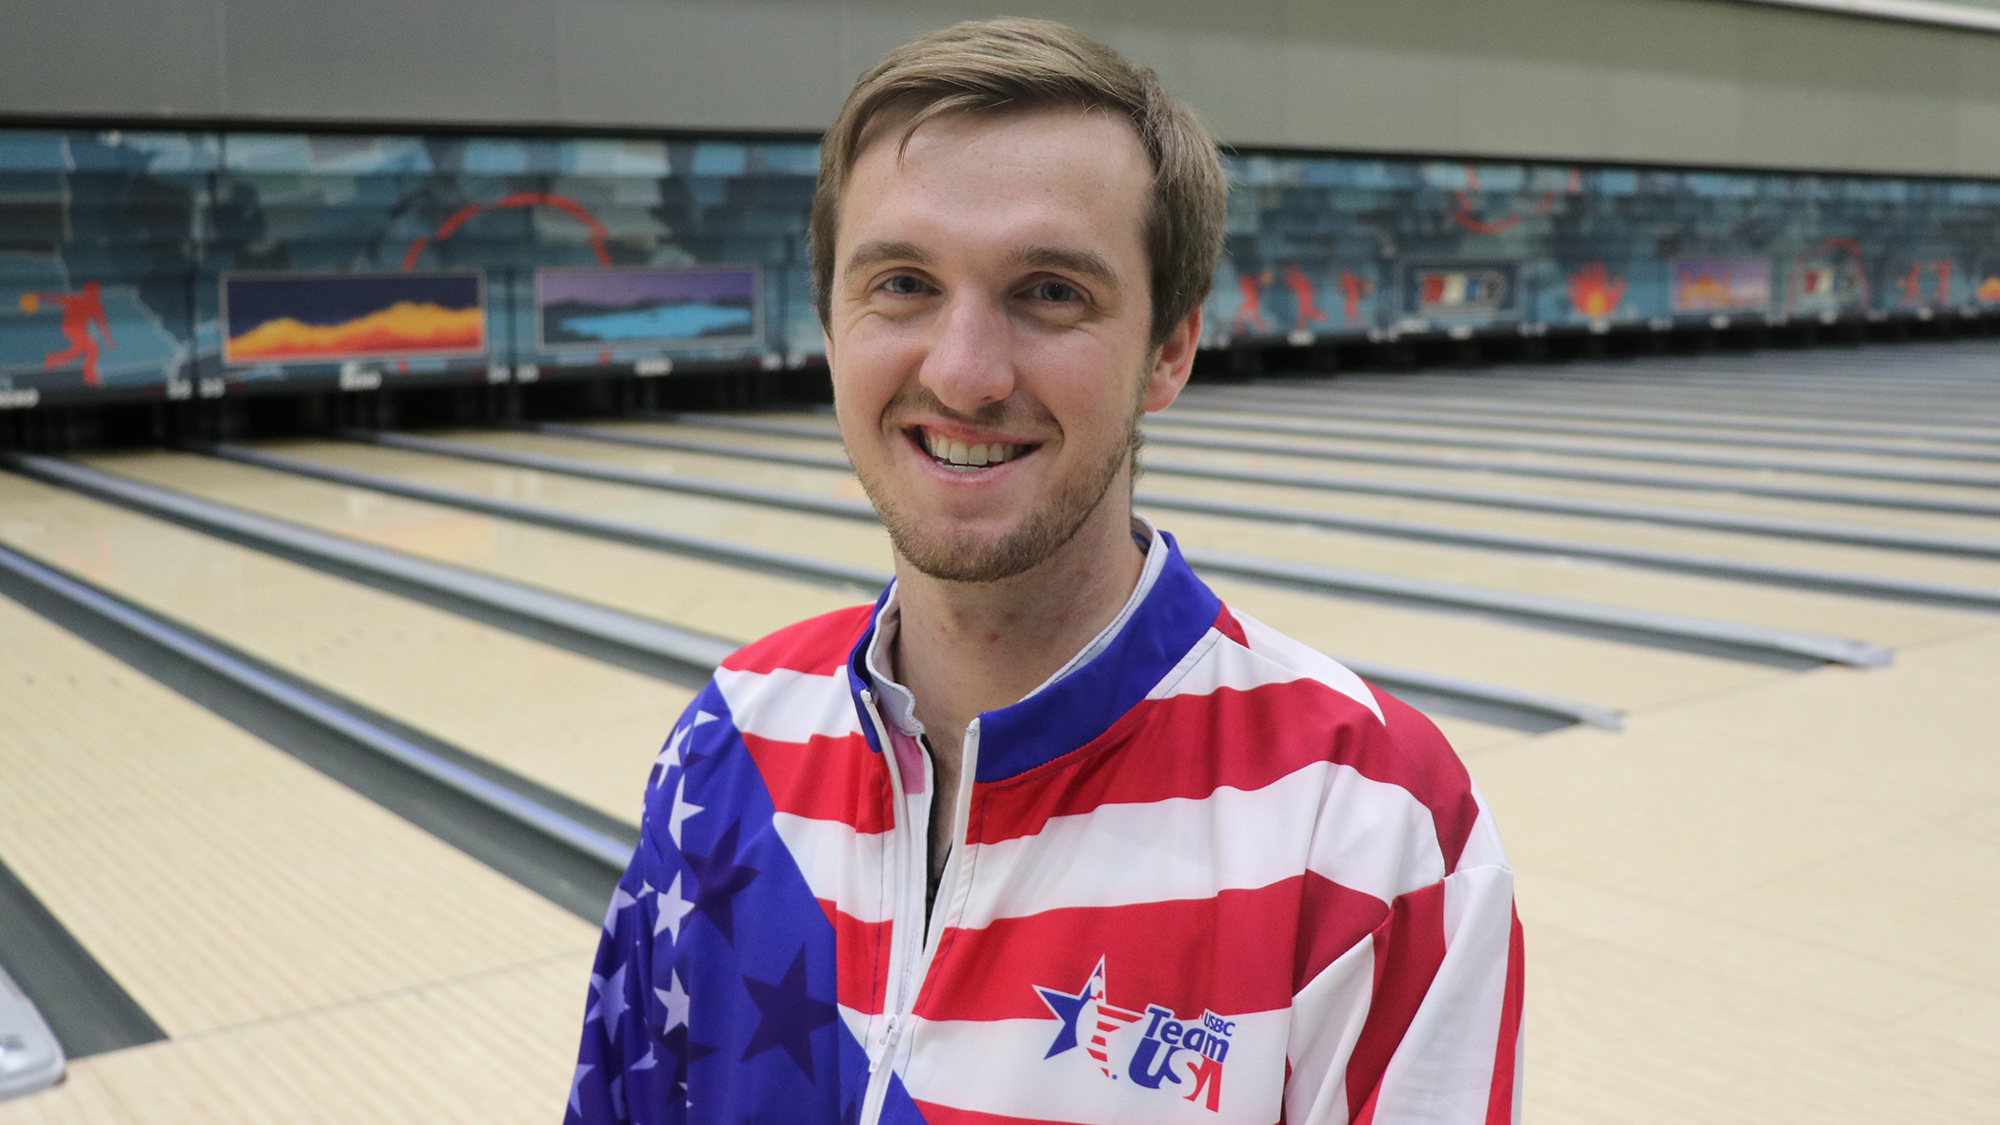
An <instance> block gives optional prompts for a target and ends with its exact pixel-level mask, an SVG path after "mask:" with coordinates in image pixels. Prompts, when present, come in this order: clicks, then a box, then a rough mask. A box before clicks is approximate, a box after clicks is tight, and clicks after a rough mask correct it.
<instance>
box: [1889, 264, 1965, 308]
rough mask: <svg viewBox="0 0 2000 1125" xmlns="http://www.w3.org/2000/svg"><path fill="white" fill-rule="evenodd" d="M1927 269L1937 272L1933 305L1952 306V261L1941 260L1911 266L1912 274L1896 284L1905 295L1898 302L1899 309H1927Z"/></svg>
mask: <svg viewBox="0 0 2000 1125" xmlns="http://www.w3.org/2000/svg"><path fill="white" fill-rule="evenodd" d="M1927 267H1928V268H1930V269H1933V270H1936V271H1937V289H1936V290H1935V292H1934V293H1933V294H1932V297H1931V303H1935V304H1936V305H1938V306H1939V307H1943V306H1946V305H1949V304H1951V259H1950V258H1939V259H1938V260H1937V261H1934V262H1917V263H1915V264H1913V265H1912V266H1910V272H1909V273H1908V274H1905V275H1904V277H1903V280H1902V281H1900V282H1898V283H1897V284H1896V288H1897V289H1900V290H1902V293H1903V298H1902V300H1900V301H1897V302H1896V307H1897V308H1899V309H1906V308H1919V309H1920V308H1924V307H1925V305H1926V302H1925V301H1924V270H1925V268H1927Z"/></svg>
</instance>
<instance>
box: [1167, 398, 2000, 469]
mask: <svg viewBox="0 0 2000 1125" xmlns="http://www.w3.org/2000/svg"><path fill="white" fill-rule="evenodd" d="M1275 413H1279V411H1277V410H1273V409H1269V408H1262V407H1259V408H1256V409H1252V408H1250V407H1249V406H1248V405H1247V404H1239V403H1229V404H1222V403H1217V404H1215V405H1213V406H1205V407H1199V408H1187V409H1181V410H1175V411H1172V412H1170V413H1165V414H1161V415H1159V416H1156V417H1154V418H1152V419H1151V420H1150V421H1149V423H1148V425H1147V429H1148V430H1149V431H1154V430H1160V429H1183V428H1189V427H1195V428H1200V429H1219V430H1243V431H1247V432H1251V433H1265V434H1284V435H1289V436H1292V437H1316V438H1329V439H1338V440H1343V441H1367V442H1380V443H1384V444H1389V445H1433V446H1451V447H1454V448H1458V449H1485V450H1492V451H1495V452H1500V453H1537V454H1544V455H1553V456H1559V457H1591V458H1598V459H1601V460H1606V461H1632V462H1638V463H1640V464H1649V465H1684V466H1687V467H1689V468H1697V469H1727V470H1740V471H1748V472H1775V473H1794V474H1798V475H1801V476H1817V477H1839V478H1841V479H1843V480H1868V481H1884V482H1887V483H1891V484H1928V485H1943V486H1947V487H1952V488H1988V489H1990V488H2000V476H1991V475H1988V476H1976V475H1967V474H1964V473H1942V472H1931V471H1924V470H1918V469H1869V468H1858V467H1851V466H1843V465H1838V464H1833V463H1831V462H1813V461H1782V460H1775V459H1771V458H1760V457H1731V456H1726V455H1722V454H1706V453H1674V452H1669V451H1664V450H1642V449H1629V448H1621V447H1618V446H1613V445H1602V444H1589V445H1587V444H1581V443H1578V444H1568V443H1561V442H1538V441H1506V440H1501V439H1497V438H1475V437H1466V436H1463V435H1459V434H1443V433H1394V432H1385V431H1383V430H1380V429H1375V428H1371V427H1368V426H1344V425H1340V424H1339V423H1334V422H1317V421H1297V420H1293V419H1292V418H1287V419H1284V420H1254V419H1255V416H1258V415H1269V414H1275ZM1284 413H1287V414H1290V415H1293V416H1294V417H1298V418H1317V417H1322V416H1324V417H1336V418H1348V417H1354V416H1355V414H1354V412H1350V411H1348V410H1345V409H1344V408H1340V407H1331V408H1327V409H1316V408H1309V407H1305V406H1289V407H1287V408H1286V409H1285V411H1284ZM1246 419H1252V420H1246ZM1434 424H1435V425H1437V426H1439V427H1443V428H1459V427H1458V424H1456V423H1434ZM1465 428H1481V429H1484V428H1487V427H1465ZM1492 428H1496V429H1505V428H1509V427H1506V426H1504V425H1496V426H1494V427H1492ZM1148 436H1149V438H1150V439H1151V440H1154V441H1157V442H1159V443H1160V444H1162V445H1177V446H1187V447H1189V448H1193V449H1217V450H1223V451H1226V452H1230V453H1270V454H1277V455H1280V456H1286V457H1314V458H1323V459H1327V460H1335V461H1339V460H1346V459H1347V452H1346V451H1345V450H1339V449H1327V448H1323V447H1319V446H1311V445H1296V444H1295V445H1278V444H1275V443H1260V444H1250V443H1246V442H1243V441H1241V440H1240V439H1239V440H1230V439H1226V438H1204V437H1186V436H1180V435H1169V434H1160V433H1149V434H1148ZM1959 459H1961V460H1971V461H1980V462H1986V463H1991V462H1993V461H1996V460H2000V458H1995V457H1988V456H1985V455H1983V454H1980V455H1970V454H1968V455H1965V456H1964V457H1962V458H1959ZM1447 463H1448V462H1447Z"/></svg>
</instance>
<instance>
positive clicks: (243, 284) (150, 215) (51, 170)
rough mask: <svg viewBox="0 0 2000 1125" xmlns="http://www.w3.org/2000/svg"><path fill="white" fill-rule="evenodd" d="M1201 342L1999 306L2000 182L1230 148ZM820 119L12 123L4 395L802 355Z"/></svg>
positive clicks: (214, 394)
mask: <svg viewBox="0 0 2000 1125" xmlns="http://www.w3.org/2000/svg"><path fill="white" fill-rule="evenodd" d="M1225 163H1226V166H1227V169H1228V172H1229V176H1230V183H1231V194H1230V200H1229V221H1228V235H1227V244H1226V247H1225V251H1224V254H1223V258H1222V261H1221V264H1220V265H1219V266H1218V268H1217V271H1216V275H1215V282H1214V290H1213V293H1212V295H1211V296H1210V298H1209V300H1208V302H1207V304H1206V306H1205V307H1204V310H1203V312H1204V335H1203V338H1204V343H1205V345H1206V346H1208V347H1210V348H1248V347H1267V346H1295V347H1300V346H1311V345H1318V344H1344V343H1354V342H1361V341H1373V342H1377V343H1383V342H1391V341H1398V340H1451V339H1454V338H1456V339H1465V340H1476V339H1492V338H1505V339H1510V340H1511V339H1522V338H1528V339H1534V338H1540V337H1550V336H1566V337H1588V336H1591V335H1599V334H1601V335H1612V334H1623V333H1633V332H1650V333H1676V332H1713V331H1716V330H1719V329H1730V328H1742V327H1745V326H1771V325H1793V326H1799V325H1834V326H1840V325H1848V326H1867V325H1871V324H1881V323H1896V322H1909V323H1912V324H1915V323H1919V322H1925V321H1939V320H1947V321H1953V320H1969V319H1973V318H1979V319H1982V320H1983V319H1984V318H1985V317H1986V316H1987V315H1988V314H2000V181H1993V180H1984V179H1974V178H1965V179H1953V178H1940V177H1930V178H1917V177H1897V176H1885V175H1859V174H1855V175H1842V174H1809V173H1802V172H1752V171H1721V170H1705V169H1676V168H1670V167H1657V166H1616V165H1603V164H1567V163H1520V162H1508V161H1496V160H1487V159H1478V160H1448V159H1435V158H1432V159H1416V158H1411V159H1392V158H1382V157H1375V156H1365V157H1364V156H1351V155H1337V154H1318V153H1300V152H1278V151H1269V152H1257V151H1235V152H1232V153H1231V154H1230V155H1229V156H1228V157H1227V159H1226V160H1225ZM817 168H818V149H817V145H816V144H815V143H814V142H813V141H812V140H810V139H809V138H790V139H788V138H783V137H780V138H776V139H773V138H769V137H755V136H744V137H741V138H734V139H732V138H716V137H713V136H710V137H704V138H702V139H689V140H676V139H670V138H666V139H663V138H659V137H646V136H630V137H618V136H594V137H567V138H565V137H552V136H546V135H520V136H509V135H502V134H495V133H490V132H487V133H477V134H452V133H446V132H430V133H425V132H407V133H395V132H382V133H369V134H355V133H318V132H273V131H253V130H242V131H214V130H189V131H174V130H163V129H143V130H139V129H134V130H119V129H82V128H71V129H63V128H13V129H5V130H0V407H4V408H8V409H33V408H36V407H41V406H50V405H58V404H78V403H87V402H110V401H120V400H124V401H131V400H147V399H153V400H169V401H171V400H199V399H209V398H219V397H223V396H229V395H237V394H243V393H248V392H256V391H260V390H291V389H296V390H335V389H339V390H349V391H367V390H375V389H381V388H393V387H396V386H437V385H489V386H490V385H497V384H510V385H515V384H524V383H534V382H540V381H544V380H562V379H567V378H576V377H595V378H601V377H604V376H607V375H610V376H618V377H636V378H640V379H651V378H672V377H673V376H675V375H676V374H686V373H689V372H703V371H717V370H741V369H750V368H761V369H793V368H799V367H803V366H807V365H809V364H811V363H813V362H814V361H815V360H816V359H818V358H819V352H820V350H821V342H820V332H819V327H818V324H817V322H816V321H815V319H814V314H813V303H812V294H811V288H810V278H809V270H808V263H807V254H806V219H807V214H808V209H809V205H810V200H811V197H812V191H813V182H814V177H815V174H816V172H817Z"/></svg>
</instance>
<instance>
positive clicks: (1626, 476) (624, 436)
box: [529, 414, 2000, 518]
mask: <svg viewBox="0 0 2000 1125" xmlns="http://www.w3.org/2000/svg"><path fill="white" fill-rule="evenodd" d="M658 420H659V421H662V422H669V423H671V424H674V425H680V426H689V427H697V428H708V429H718V430H730V431H737V432H742V433H756V434H768V435H771V436H774V437H797V438H816V439H820V440H826V441H836V440H839V437H840V435H839V434H838V433H837V432H835V431H834V430H832V429H831V428H829V427H824V426H815V425H812V424H811V423H798V422H786V421H781V420H777V419H759V418H731V417H715V418H706V417H703V416H702V415H698V414H677V415H661V416H659V417H658ZM1155 421H1156V423H1157V420H1155ZM529 428H531V429H533V430H535V431H537V432H540V433H546V434H550V435H552V436H558V437H582V438H586V439H589V440H618V441H622V442H624V443H625V444H629V445H646V444H653V445H654V448H662V449H665V448H675V449H681V450H683V451H684V452H692V453H711V454H716V455H719V456H729V455H732V454H728V453H725V452H724V450H725V449H726V448H727V447H726V446H723V445H721V444H720V443H715V442H701V441H689V440H687V439H681V438H673V437H665V436H662V437H660V438H658V439H653V438H650V437H649V436H646V435H636V434H628V433H623V432H621V431H616V430H606V431H602V432H606V433H616V434H619V437H618V438H616V439H605V438H596V437H594V436H593V434H592V431H593V429H594V427H589V426H567V425H560V424H554V423H541V424H538V425H532V426H530V427H529ZM1150 429H1151V427H1149V432H1148V434H1147V435H1146V440H1147V442H1148V444H1152V445H1169V446H1181V447H1186V448H1201V449H1214V450H1220V451H1228V452H1240V453H1263V454H1271V455H1275V456H1286V457H1310V458H1313V459H1316V460H1323V461H1349V462H1353V463H1355V464H1363V465H1394V466H1396V467H1399V468H1407V469H1433V470H1442V471H1445V472H1468V473H1491V474H1498V475H1503V476H1516V477H1532V478H1538V479H1543V480H1572V481H1580V482H1583V483H1586V484H1616V485H1634V486H1637V487H1640V488H1659V489H1666V490H1669V491H1675V492H1712V493H1722V494H1734V495H1740V496H1767V497H1771V498H1773V499H1779V500H1806V501H1811V502H1814V503H1824V504H1840V505H1845V506H1848V507H1864V508H1887V509H1890V510H1892V511H1922V512H1939V513H1943V514H1947V515H1959V516H1983V517H1994V518H2000V504H1994V503H1981V502H1978V501H1972V500H1943V499H1937V498H1933V497H1927V496H1891V495H1882V494H1879V493H1867V492H1839V491H1834V490H1831V489H1819V488H1801V487H1797V486H1790V485H1775V484H1761V483H1758V482H1755V481H1719V480H1703V479H1700V478H1690V477H1669V476H1660V475H1658V474H1654V473H1621V472H1617V471H1614V470H1610V469H1566V468H1560V467H1556V466H1550V465H1525V464H1521V463H1520V462H1515V461H1474V460H1469V459H1465V458H1456V457H1443V456H1437V455H1432V454H1413V453H1381V452H1374V451H1366V450H1335V449H1314V448H1311V447H1305V446H1300V447H1287V446H1280V445H1272V444H1257V443H1250V442H1227V441H1213V442H1211V441H1205V440H1201V439H1190V438H1184V437H1178V436H1175V435H1172V434H1157V433H1152V432H1150ZM1279 432H1288V431H1279ZM664 442H675V443H678V444H676V445H673V446H668V445H665V444H657V443H664ZM733 455H734V456H742V455H743V450H742V447H740V446H739V447H736V450H735V452H734V454H733ZM771 459H773V460H781V461H782V463H785V464H800V465H810V466H811V467H815V468H831V467H834V462H833V460H832V459H831V458H824V457H821V458H814V457H813V456H812V455H811V454H800V453H793V452H789V451H779V452H776V453H774V455H773V457H772V458H771ZM838 464H839V467H842V468H845V466H846V462H845V461H844V460H843V461H840V462H838ZM1146 467H1147V468H1148V469H1151V470H1158V471H1162V472H1165V471H1171V470H1169V469H1162V468H1161V467H1160V465H1159V464H1158V463H1157V462H1155V461H1153V460H1148V461H1147V462H1146ZM1181 475H1187V474H1185V473H1184V474H1181ZM1994 479H1995V482H1996V484H2000V477H1996V478H1994Z"/></svg>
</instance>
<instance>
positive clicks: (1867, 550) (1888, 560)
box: [1140, 472, 2000, 589]
mask: <svg viewBox="0 0 2000 1125" xmlns="http://www.w3.org/2000/svg"><path fill="white" fill-rule="evenodd" d="M1140 488H1141V491H1144V492H1159V493H1166V494H1172V495H1177V496H1191V497H1201V498H1205V499H1210V500H1224V501H1234V502H1238V503H1245V504H1261V505H1269V506H1275V507H1284V508H1303V509H1306V510H1309V511H1318V512H1331V513H1336V514H1340V515H1352V516H1361V517H1366V518H1370V519H1387V520H1402V521H1406V522H1410V523H1419V524H1425V525H1429V526H1436V527H1445V528H1462V529H1465V530H1470V531H1493V532H1504V533H1508V534H1516V535H1534V536H1542V537H1546V538H1550V539H1561V540H1574V541H1577V542H1582V543H1599V544H1608V545H1612V546H1618V547H1632V548H1641V549H1645V550H1653V551H1667V552H1672V553H1676V554H1685V555H1696V556H1701V557H1705V558H1717V559H1729V560H1734V561H1739V562H1751V563H1762V564H1766V565H1770V566H1785V567H1794V568H1797V569H1800V570H1819V571H1831V572H1835V573H1841V574H1859V575H1870V576H1875V577H1881V578H1892V579H1899V580H1904V581H1912V582H1941V583H1947V584H1955V585H1965V586H1977V587H1983V588H1986V589H2000V563H1996V562H1991V561H1987V560H1983V559H1976V558H1961V557H1956V556H1951V555H1942V554H1930V553H1925V552H1919V551H1906V550H1900V549H1896V548H1890V547H1873V546H1858V545H1848V544H1842V543H1824V542H1816V541H1811V540H1802V539H1787V538H1780V537H1777V536H1767V535H1757V534H1740V533H1736V532H1729V531H1709V530H1705V529H1701V528H1689V527H1674V526H1668V525H1662V524H1655V523H1647V522H1642V521H1634V520H1609V519H1596V518H1593V517H1589V516H1571V515H1563V514H1552V513H1546V512H1528V511H1518V510H1514V509H1509V508H1498V507H1489V506H1485V505H1477V504H1459V503H1452V502H1446V501H1437V500H1423V499H1412V498H1407V497H1401V496H1369V495H1358V494H1355V493H1342V492H1332V491H1328V490H1325V489H1317V488H1300V487H1291V486H1285V485H1261V484H1236V483H1233V482H1228V481H1215V480H1203V479H1199V478H1194V477H1188V476H1181V475H1176V474H1172V473H1166V472H1157V473H1148V474H1147V475H1146V477H1145V478H1144V479H1143V480H1142V481H1141V482H1140ZM1673 507H1676V508H1681V507H1692V506H1691V505H1680V504H1675V505H1673ZM1711 510H1712V509H1711ZM1850 514H1852V515H1860V514H1862V510H1861V509H1854V508H1846V509H1841V510H1840V511H1839V512H1838V513H1836V515H1835V516H1834V517H1828V516H1825V515H1822V516H1820V517H1818V519H1817V520H1815V521H1814V522H1825V523H1836V524H1841V525H1846V526H1853V527H1864V528H1865V527H1880V526H1881V525H1880V524H1879V523H1871V522H1870V521H1868V520H1866V519H1860V518H1855V519H1849V518H1844V517H1845V516H1847V515H1850ZM1889 530H1916V529H1904V528H1891V529H1889ZM1969 537H1972V538H1978V539H1996V540H2000V530H1988V531H1984V532H1977V533H1971V534H1970V536H1969Z"/></svg>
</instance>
